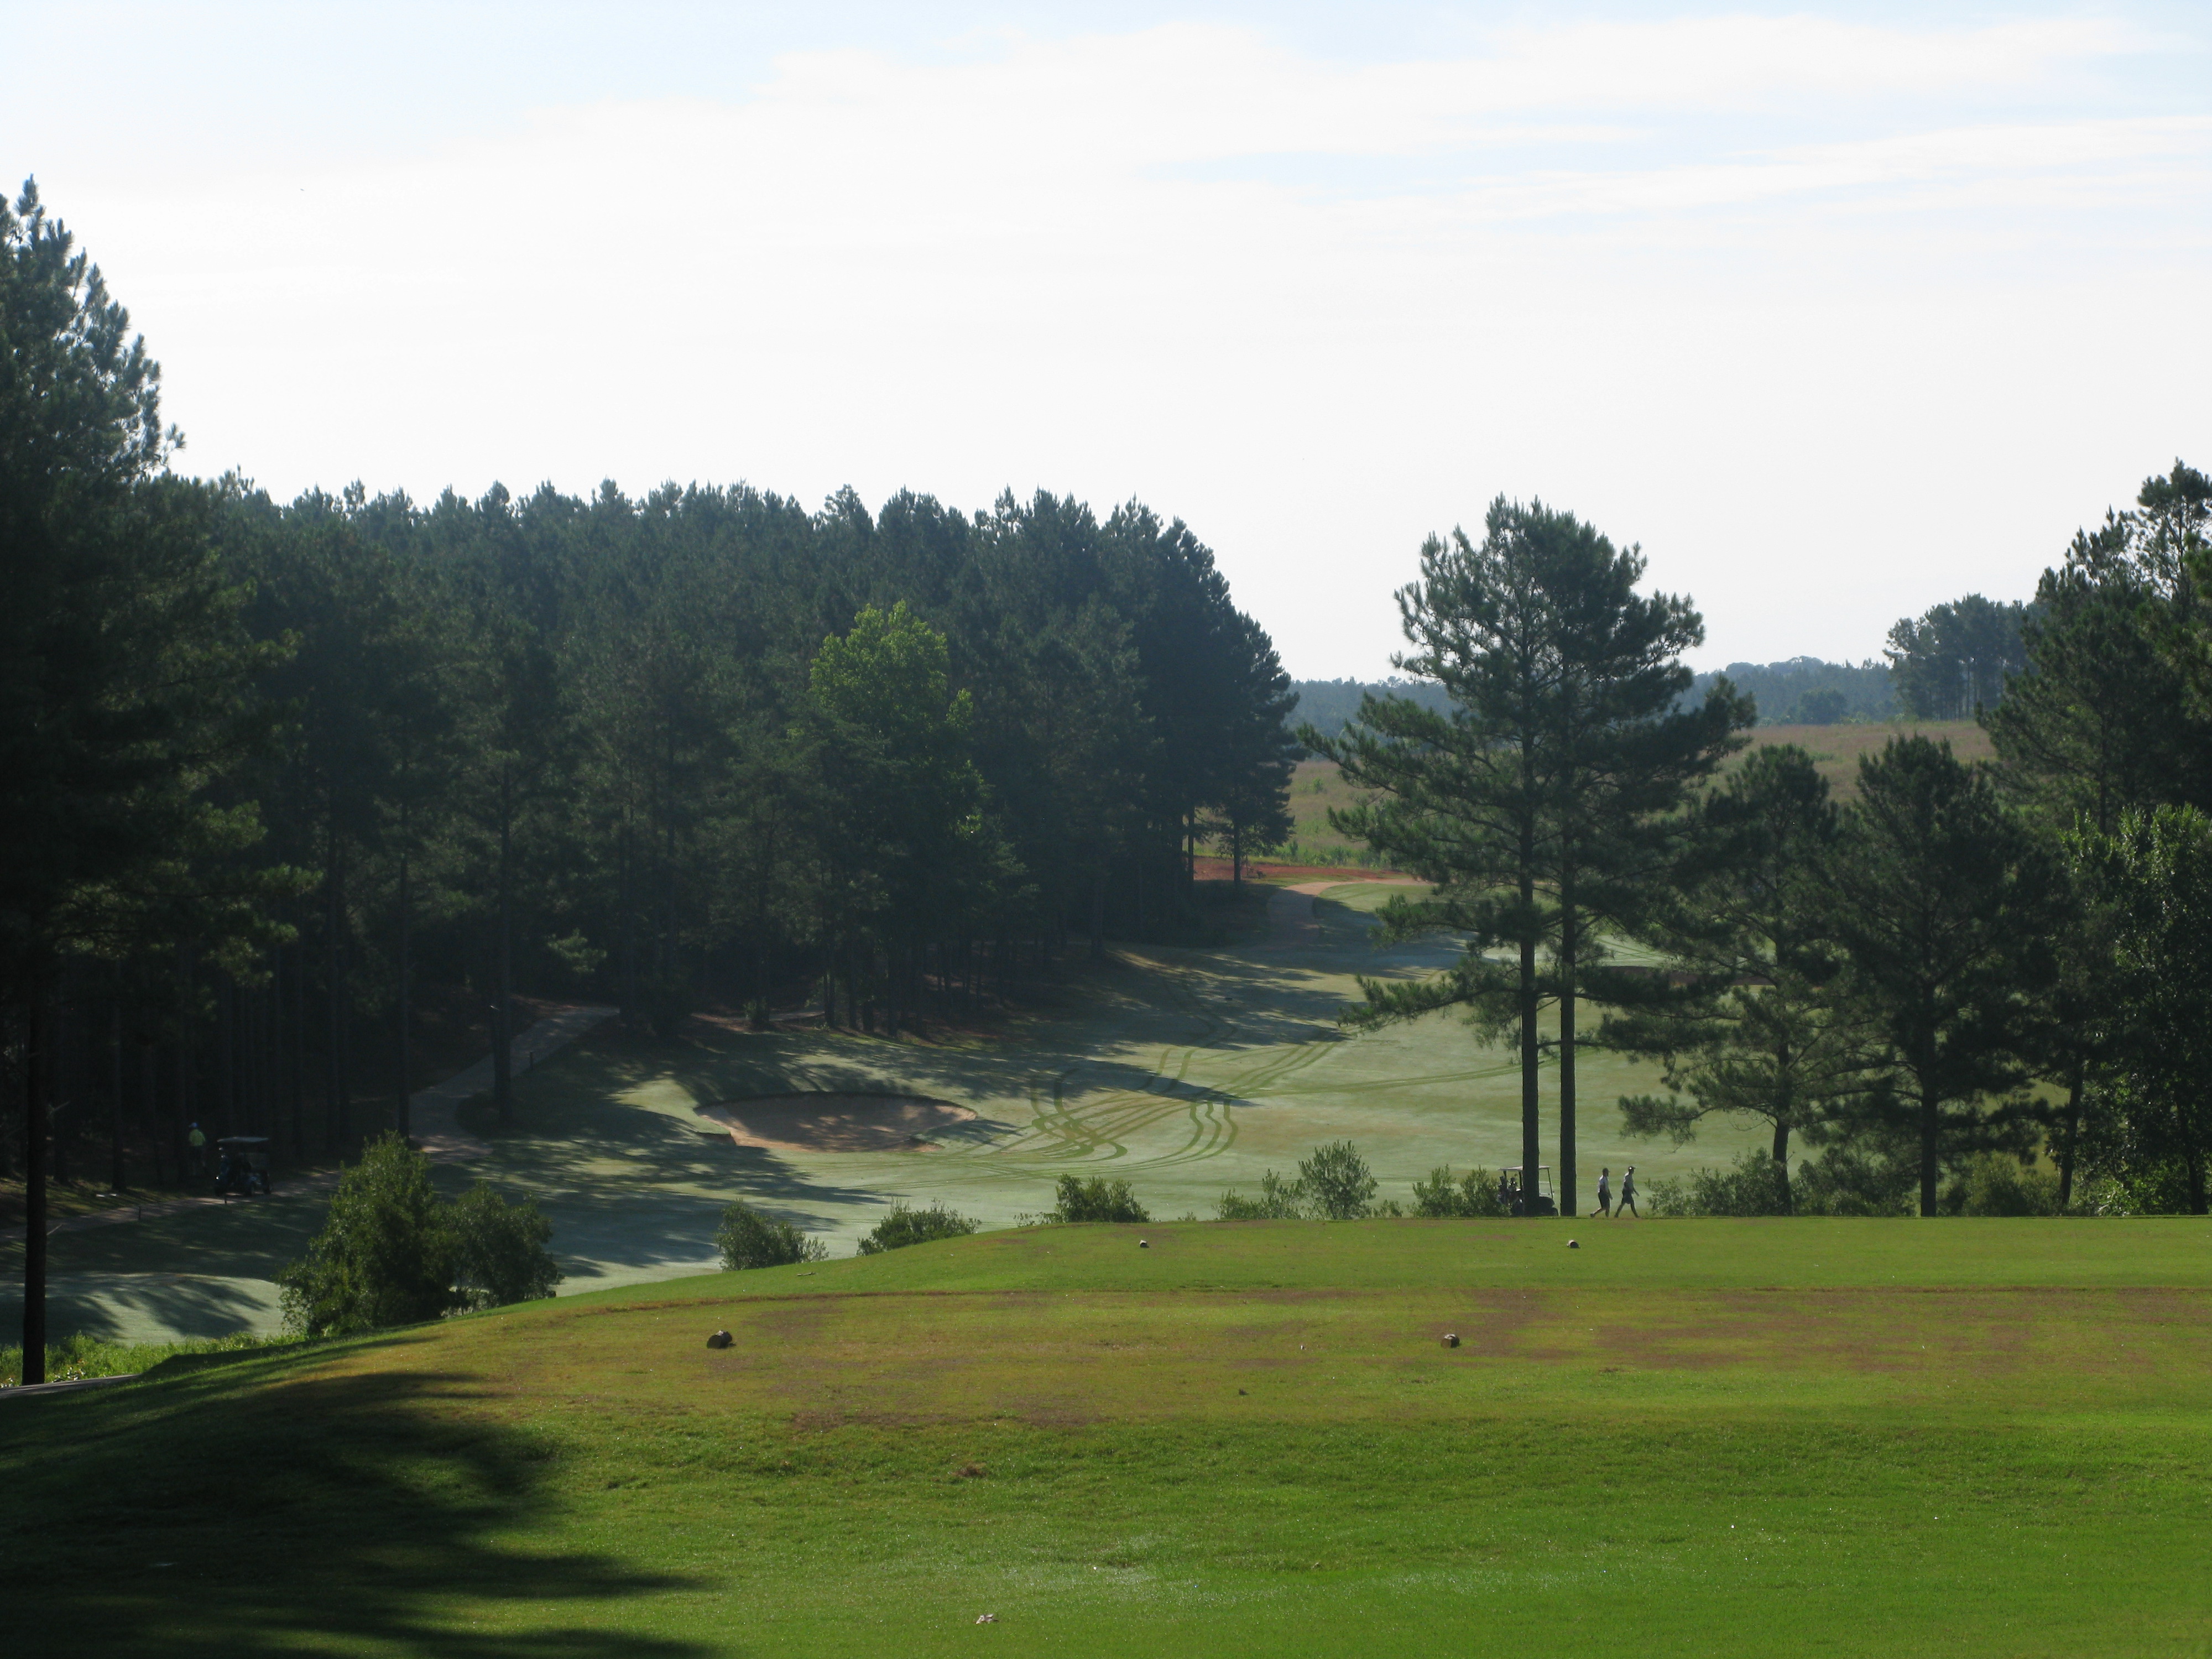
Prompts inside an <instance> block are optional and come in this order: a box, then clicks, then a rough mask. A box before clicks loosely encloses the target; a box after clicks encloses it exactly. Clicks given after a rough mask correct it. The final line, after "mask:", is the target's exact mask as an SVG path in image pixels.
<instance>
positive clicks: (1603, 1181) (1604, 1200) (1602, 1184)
mask: <svg viewBox="0 0 2212 1659" xmlns="http://www.w3.org/2000/svg"><path fill="white" fill-rule="evenodd" d="M1612 1213H1613V1171H1612V1170H1609V1169H1608V1170H1599V1171H1598V1172H1597V1208H1595V1210H1592V1211H1591V1212H1590V1214H1591V1215H1593V1216H1601V1215H1611V1214H1612Z"/></svg>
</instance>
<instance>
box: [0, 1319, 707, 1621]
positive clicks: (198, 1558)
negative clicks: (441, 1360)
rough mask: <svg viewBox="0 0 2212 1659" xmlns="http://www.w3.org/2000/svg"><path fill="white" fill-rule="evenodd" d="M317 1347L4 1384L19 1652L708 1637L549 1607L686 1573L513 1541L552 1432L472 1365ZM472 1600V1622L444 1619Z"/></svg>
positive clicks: (620, 1593) (530, 1506) (551, 1506)
mask: <svg viewBox="0 0 2212 1659" xmlns="http://www.w3.org/2000/svg"><path fill="white" fill-rule="evenodd" d="M400 1340H405V1339H404V1338H403V1339H400ZM326 1357H327V1351H325V1355H324V1356H318V1357H317V1358H316V1359H309V1358H306V1357H284V1356H278V1357H274V1358H258V1357H257V1358H254V1359H252V1360H250V1361H245V1362H241V1363H239V1364H235V1365H232V1366H228V1367H226V1368H225V1369H224V1370H222V1371H221V1372H219V1373H216V1374H215V1375H203V1376H184V1377H180V1378H179V1379H177V1380H175V1381H173V1382H164V1383H145V1384H138V1385H134V1386H127V1387H125V1388H121V1389H103V1390H98V1391H93V1392H88V1393H84V1394H75V1395H54V1396H50V1397H48V1398H45V1399H39V1400H25V1401H13V1402H10V1406H9V1410H7V1411H6V1412H5V1413H4V1414H0V1480H4V1481H5V1483H6V1486H7V1490H8V1491H9V1496H10V1500H11V1501H10V1502H9V1504H8V1506H7V1511H6V1518H5V1520H4V1522H0V1553H4V1555H5V1558H6V1559H7V1560H8V1562H9V1568H10V1572H11V1576H12V1577H14V1578H15V1582H16V1583H18V1584H26V1585H27V1584H35V1585H37V1586H38V1587H39V1589H38V1593H37V1594H36V1595H34V1596H23V1595H18V1596H15V1597H11V1598H10V1600H11V1601H12V1603H13V1605H12V1606H11V1607H10V1609H9V1624H10V1625H11V1626H12V1627H13V1629H14V1632H15V1636H14V1642H13V1644H12V1645H13V1650H14V1651H16V1652H21V1653H69V1654H72V1655H81V1656H92V1655H103V1654H132V1655H137V1654H147V1653H161V1654H165V1655H170V1656H179V1659H194V1656H209V1659H213V1656H216V1655H223V1656H234V1655H253V1654H264V1653H268V1654H273V1653H298V1652H303V1651H331V1650H336V1649H338V1648H341V1647H342V1648H343V1650H345V1651H348V1652H352V1651H357V1650H358V1651H384V1650H390V1651H394V1652H406V1653H416V1654H431V1655H438V1656H453V1659H540V1656H543V1659H552V1656H556V1655H558V1656H562V1659H591V1656H597V1655H609V1656H612V1655H615V1654H622V1655H641V1656H648V1659H688V1656H691V1655H694V1654H700V1653H703V1652H705V1651H707V1650H706V1649H704V1648H702V1647H701V1646H699V1645H697V1644H693V1643H690V1642H683V1641H673V1640H668V1639H665V1638H653V1637H648V1636H642V1635H639V1634H636V1633H635V1632H629V1631H617V1630H606V1629H590V1628H578V1627H576V1626H574V1625H573V1624H569V1625H565V1626H564V1624H563V1621H562V1607H563V1605H564V1604H567V1603H574V1602H579V1601H599V1602H605V1601H617V1602H621V1601H627V1600H632V1599H636V1598H643V1597H647V1596H652V1595H656V1594H658V1593H660V1592H665V1591H669V1590H673V1589H683V1588H687V1587H690V1584H691V1581H690V1579H688V1578H685V1577H681V1576H678V1575H676V1574H671V1573H669V1572H665V1571H653V1570H648V1569H646V1568H643V1567H641V1566H639V1565H634V1564H631V1563H629V1562H625V1561H623V1560H622V1559H617V1557H615V1556H613V1555H611V1554H607V1553H592V1552H583V1551H577V1550H574V1549H568V1550H562V1549H557V1548H547V1547H544V1545H543V1541H538V1542H537V1543H534V1544H533V1543H529V1542H525V1541H522V1534H527V1533H528V1532H529V1531H530V1529H531V1528H532V1527H533V1526H535V1525H546V1527H547V1530H548V1534H549V1535H550V1532H551V1527H550V1523H551V1522H555V1521H556V1520H557V1516H558V1511H559V1510H560V1507H561V1505H560V1502H559V1499H558V1498H557V1495H556V1492H555V1490H554V1486H553V1477H554V1474H555V1471H556V1469H557V1467H558V1460H559V1457H560V1448H559V1446H558V1444H557V1443H556V1441H554V1440H553V1439H551V1438H550V1437H546V1436H544V1435H542V1434H533V1433H531V1432H528V1431H522V1430H518V1429H515V1428H513V1427H510V1426H507V1425H503V1424H501V1423H500V1422H498V1421H496V1420H494V1419H491V1418H489V1416H488V1415H486V1414H485V1413H482V1412H480V1411H478V1410H476V1409H474V1406H475V1402H476V1401H477V1396H478V1395H480V1394H481V1393H482V1389H481V1388H480V1387H479V1386H478V1385H477V1384H476V1383H472V1382H468V1381H465V1380H463V1379H461V1378H459V1377H457V1376H451V1375H447V1374H442V1373H440V1372H437V1371H433V1370H414V1371H405V1370H403V1371H398V1372H380V1373H377V1374H373V1375H368V1376H345V1375H335V1376H333V1375H316V1374H315V1368H316V1364H317V1363H318V1361H319V1359H321V1358H326ZM272 1383H273V1384H275V1385H276V1386H269V1385H270V1384H272ZM464 1602H469V1603H473V1604H474V1607H473V1609H472V1615H471V1619H470V1620H469V1622H468V1623H467V1624H466V1625H463V1624H462V1623H461V1622H460V1621H459V1620H456V1619H454V1618H453V1617H452V1613H453V1608H454V1607H456V1606H457V1605H459V1604H461V1603H464ZM487 1607H489V1608H491V1609H494V1610H495V1616H494V1617H493V1618H491V1619H490V1620H483V1619H482V1614H483V1612H484V1611H485V1609H486V1608H487ZM487 1626H489V1627H487Z"/></svg>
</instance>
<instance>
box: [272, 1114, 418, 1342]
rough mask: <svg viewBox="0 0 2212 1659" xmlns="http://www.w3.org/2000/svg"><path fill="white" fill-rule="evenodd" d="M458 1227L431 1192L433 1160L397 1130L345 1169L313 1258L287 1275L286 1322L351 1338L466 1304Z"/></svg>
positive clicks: (313, 1244) (283, 1277)
mask: <svg viewBox="0 0 2212 1659" xmlns="http://www.w3.org/2000/svg"><path fill="white" fill-rule="evenodd" d="M456 1260H457V1254H456V1250H455V1243H454V1238H453V1229H452V1228H451V1227H449V1226H447V1225H446V1218H445V1217H444V1216H443V1215H442V1214H441V1212H440V1206H439V1204H438V1199H437V1194H435V1193H434V1192H432V1191H431V1190H430V1160H429V1159H428V1158H426V1157H424V1156H423V1155H422V1153H421V1152H410V1151H409V1150H408V1146H407V1143H406V1142H405V1141H404V1139H401V1138H400V1137H399V1136H398V1134H397V1133H386V1134H383V1135H380V1136H379V1137H378V1138H377V1139H374V1140H373V1141H371V1142H370V1143H369V1144H368V1146H367V1147H366V1148H364V1149H363V1151H362V1157H361V1162H360V1163H359V1164H356V1165H355V1166H354V1167H353V1168H351V1169H345V1168H343V1166H341V1168H340V1170H339V1174H338V1189H337V1192H336V1193H335V1194H332V1195H331V1209H330V1215H329V1217H328V1218H327V1219H326V1220H325V1222H324V1223H323V1228H322V1231H320V1232H319V1233H317V1234H316V1235H315V1237H313V1239H312V1240H310V1241H309V1242H308V1244H307V1255H306V1256H305V1257H303V1258H302V1259H301V1260H300V1261H295V1262H294V1263H293V1264H292V1265H291V1266H290V1267H287V1268H285V1269H284V1271H283V1273H282V1274H280V1275H279V1276H278V1281H277V1282H278V1283H279V1284H280V1285H283V1310H284V1323H285V1325H286V1327H287V1328H289V1329H292V1330H295V1331H298V1332H300V1333H301V1334H304V1335H307V1336H325V1335H334V1336H346V1335H351V1334H355V1333H356V1332H360V1331H374V1330H380V1329H383V1328H386V1326H391V1325H412V1324H416V1323H417V1322H420V1321H422V1320H425V1319H435V1318H437V1317H438V1316H440V1315H441V1314H443V1313H447V1312H448V1311H450V1310H452V1309H453V1308H454V1307H455V1306H457V1305H459V1303H458V1300H457V1298H456V1297H455V1296H454V1294H453V1269H454V1266H455V1263H456Z"/></svg>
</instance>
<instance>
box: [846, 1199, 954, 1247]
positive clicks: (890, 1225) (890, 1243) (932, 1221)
mask: <svg viewBox="0 0 2212 1659" xmlns="http://www.w3.org/2000/svg"><path fill="white" fill-rule="evenodd" d="M981 1225H983V1224H982V1223H981V1222H980V1221H977V1220H975V1219H974V1218H971V1217H969V1216H964V1215H956V1214H954V1213H953V1212H951V1210H948V1209H946V1208H945V1206H943V1205H942V1204H933V1205H931V1206H929V1207H928V1208H927V1209H926V1210H909V1209H908V1208H907V1206H905V1205H903V1204H894V1205H892V1206H891V1212H890V1214H889V1215H887V1216H885V1217H884V1218H883V1219H882V1220H881V1221H878V1223H877V1224H876V1229H875V1231H873V1232H872V1233H870V1234H869V1235H868V1236H867V1237H866V1238H864V1239H862V1240H861V1241H860V1254H861V1255H881V1254H882V1253H883V1252H884V1251H885V1250H902V1249H905V1248H906V1247H907V1246H908V1245H909V1244H927V1243H929V1242H930V1241H931V1240H932V1239H934V1238H961V1237H965V1236H966V1235H968V1234H969V1233H972V1232H974V1231H975V1230H976V1229H977V1228H979V1227H981Z"/></svg>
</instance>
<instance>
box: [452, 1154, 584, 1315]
mask: <svg viewBox="0 0 2212 1659" xmlns="http://www.w3.org/2000/svg"><path fill="white" fill-rule="evenodd" d="M446 1222H447V1226H449V1227H450V1228H452V1230H453V1251H454V1261H453V1285H454V1289H455V1291H456V1292H457V1293H458V1296H459V1300H460V1301H461V1302H462V1303H463V1304H464V1305H465V1306H468V1307H471V1308H503V1307H506V1306H507V1304H510V1303H514V1302H536V1301H538V1300H541V1299H542V1298H544V1297H549V1296H550V1295H552V1294H553V1287H554V1286H555V1285H558V1284H559V1283H560V1282H561V1280H562V1276H563V1275H562V1272H561V1268H560V1265H559V1264H558V1263H557V1262H556V1261H554V1260H553V1257H552V1255H550V1253H549V1252H548V1251H547V1250H546V1249H545V1241H546V1240H548V1239H549V1238H550V1237H553V1224H552V1223H551V1222H550V1221H548V1220H547V1219H546V1218H544V1216H543V1215H541V1214H539V1213H538V1200H536V1199H534V1198H528V1197H526V1198H524V1199H523V1200H522V1201H521V1202H520V1203H519V1204H509V1203H508V1202H507V1200H504V1199H502V1198H501V1196H500V1195H499V1194H497V1193H496V1192H494V1191H493V1190H492V1188H491V1187H490V1186H489V1184H488V1183H486V1182H481V1181H479V1182H477V1184H476V1185H475V1186H473V1187H471V1188H469V1189H468V1191H466V1192H465V1193H463V1194H461V1196H460V1198H459V1200H457V1201H456V1202H455V1203H454V1205H453V1208H452V1209H451V1210H450V1211H448V1212H447V1217H446Z"/></svg>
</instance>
